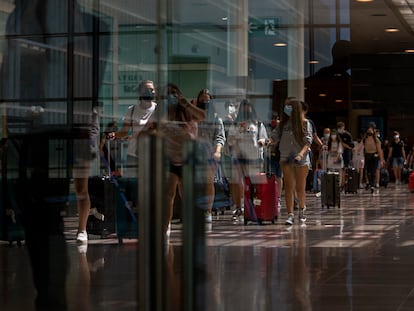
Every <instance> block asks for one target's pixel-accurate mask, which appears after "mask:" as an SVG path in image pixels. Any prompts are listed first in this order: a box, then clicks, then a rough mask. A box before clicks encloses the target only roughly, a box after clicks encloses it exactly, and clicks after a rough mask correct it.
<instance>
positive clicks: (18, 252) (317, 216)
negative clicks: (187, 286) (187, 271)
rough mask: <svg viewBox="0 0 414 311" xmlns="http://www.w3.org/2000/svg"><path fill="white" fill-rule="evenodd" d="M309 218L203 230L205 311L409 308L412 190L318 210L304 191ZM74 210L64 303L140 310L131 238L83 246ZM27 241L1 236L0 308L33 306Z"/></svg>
mask: <svg viewBox="0 0 414 311" xmlns="http://www.w3.org/2000/svg"><path fill="white" fill-rule="evenodd" d="M307 199H308V221H307V222H306V226H303V225H301V224H299V223H295V224H294V225H293V227H291V228H289V227H286V226H285V225H284V219H285V216H286V214H285V213H284V210H283V208H282V214H281V215H280V218H279V220H278V222H277V223H276V224H274V225H273V224H270V223H269V224H264V225H261V226H259V225H256V224H248V225H247V226H245V225H244V223H243V221H242V220H241V221H238V222H234V221H233V220H232V219H231V215H230V212H227V213H226V214H225V215H219V216H217V217H216V218H215V219H214V220H213V224H212V226H211V227H209V228H207V231H208V232H207V234H206V241H207V251H206V258H205V263H206V267H207V278H206V282H205V284H204V285H205V288H206V291H205V310H207V311H227V310H229V311H233V310H243V311H244V310H255V311H262V310H266V311H268V310H269V311H270V310H280V311H283V310H293V311H297V310H314V311H316V310H320V311H325V310H329V311H331V310H335V311H342V310H353V311H359V310H361V311H365V310H366V311H368V310H372V311H383V310H384V311H408V310H414V224H413V219H414V193H410V192H409V191H408V188H407V185H398V186H396V185H394V184H393V183H391V184H390V185H389V187H388V188H386V189H384V188H381V189H380V190H379V191H377V192H375V193H374V194H371V193H369V192H366V191H365V190H360V192H359V193H358V194H346V195H345V194H342V195H341V208H340V209H338V208H329V209H327V208H321V202H320V198H317V197H316V196H315V195H314V194H311V193H309V194H308V195H307ZM75 224H76V218H75V217H67V218H66V230H67V231H66V234H67V243H68V247H69V253H70V260H71V261H70V262H71V266H70V270H69V276H68V281H67V297H68V310H76V311H89V310H91V311H92V310H111V311H112V310H114V311H115V310H116V311H122V310H138V309H139V302H138V298H137V296H138V295H137V288H139V284H138V280H137V256H138V243H137V241H136V240H133V239H131V240H125V241H124V243H123V244H122V245H119V244H118V243H117V242H118V241H117V240H116V239H99V238H98V237H95V238H94V239H91V240H90V241H89V245H88V247H87V251H86V252H79V249H78V246H77V245H76V243H75V241H74V237H75V228H74V226H75ZM181 245H182V243H181V225H180V224H174V225H173V226H172V234H171V238H170V244H169V247H168V253H167V260H166V264H167V265H166V267H167V275H168V277H169V280H168V282H167V284H168V286H169V287H170V288H169V289H170V295H169V297H171V301H169V302H168V303H167V305H168V306H169V308H170V309H169V310H182V307H181V306H180V298H179V297H180V291H179V288H180V284H181V276H182V273H183V269H184V267H183V266H182V264H181V260H180V258H181ZM33 297H34V291H33V286H32V282H31V271H30V265H29V262H28V258H27V252H26V249H25V246H24V245H23V246H20V247H19V246H17V245H15V246H13V247H9V246H8V245H7V243H3V244H0V310H2V311H9V310H10V311H11V310H13V311H14V310H27V311H30V310H34V308H33V306H32V301H33Z"/></svg>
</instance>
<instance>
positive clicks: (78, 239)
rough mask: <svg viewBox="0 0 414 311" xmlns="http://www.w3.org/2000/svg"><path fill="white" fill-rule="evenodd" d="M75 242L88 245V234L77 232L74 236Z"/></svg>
mask: <svg viewBox="0 0 414 311" xmlns="http://www.w3.org/2000/svg"><path fill="white" fill-rule="evenodd" d="M76 242H78V243H88V234H87V233H86V231H81V232H78V234H77V236H76Z"/></svg>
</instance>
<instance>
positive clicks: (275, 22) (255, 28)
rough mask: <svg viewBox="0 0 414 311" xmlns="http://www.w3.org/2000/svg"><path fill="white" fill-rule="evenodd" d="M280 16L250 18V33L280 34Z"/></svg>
mask: <svg viewBox="0 0 414 311" xmlns="http://www.w3.org/2000/svg"><path fill="white" fill-rule="evenodd" d="M279 24H280V21H279V17H263V18H250V19H249V35H251V36H277V35H278V34H279Z"/></svg>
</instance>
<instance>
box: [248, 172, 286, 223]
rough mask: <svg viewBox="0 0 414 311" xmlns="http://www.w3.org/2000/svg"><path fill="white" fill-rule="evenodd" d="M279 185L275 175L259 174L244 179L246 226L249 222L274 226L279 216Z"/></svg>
mask: <svg viewBox="0 0 414 311" xmlns="http://www.w3.org/2000/svg"><path fill="white" fill-rule="evenodd" d="M278 198H279V191H278V184H277V181H276V177H275V175H274V174H266V173H259V174H258V175H256V176H253V177H245V178H244V224H245V225H247V223H248V222H249V221H253V222H257V223H258V224H262V222H263V221H271V222H272V223H273V224H274V223H275V220H277V216H278V214H279V209H278V201H279V200H278Z"/></svg>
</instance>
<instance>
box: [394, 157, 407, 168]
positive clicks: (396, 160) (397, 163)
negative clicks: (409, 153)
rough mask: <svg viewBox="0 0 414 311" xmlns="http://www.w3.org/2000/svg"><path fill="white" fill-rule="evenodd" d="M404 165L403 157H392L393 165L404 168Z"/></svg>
mask: <svg viewBox="0 0 414 311" xmlns="http://www.w3.org/2000/svg"><path fill="white" fill-rule="evenodd" d="M403 166H404V159H403V158H402V157H398V158H392V167H399V168H402V167H403Z"/></svg>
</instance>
